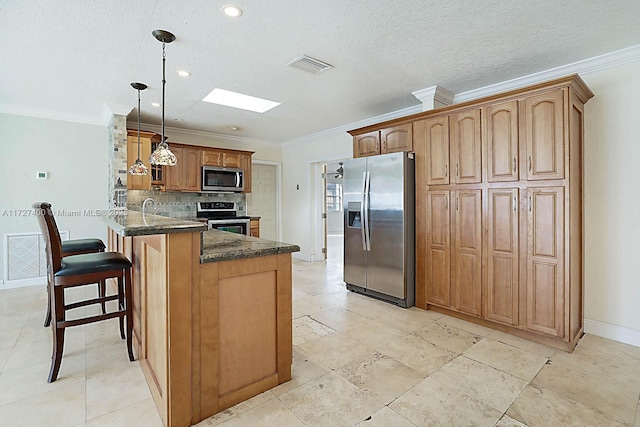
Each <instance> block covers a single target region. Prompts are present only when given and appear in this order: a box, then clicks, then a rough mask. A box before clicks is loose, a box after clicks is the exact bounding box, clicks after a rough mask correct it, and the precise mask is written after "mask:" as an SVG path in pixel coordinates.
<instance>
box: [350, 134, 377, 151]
mask: <svg viewBox="0 0 640 427" xmlns="http://www.w3.org/2000/svg"><path fill="white" fill-rule="evenodd" d="M376 154H380V131H377V130H376V131H373V132H368V133H363V134H362V135H356V136H354V137H353V157H365V156H375V155H376Z"/></svg>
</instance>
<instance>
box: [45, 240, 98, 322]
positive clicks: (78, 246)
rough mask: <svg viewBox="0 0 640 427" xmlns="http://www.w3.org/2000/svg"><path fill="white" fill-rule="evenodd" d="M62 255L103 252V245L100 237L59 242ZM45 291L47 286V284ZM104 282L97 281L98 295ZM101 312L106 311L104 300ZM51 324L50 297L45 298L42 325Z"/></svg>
mask: <svg viewBox="0 0 640 427" xmlns="http://www.w3.org/2000/svg"><path fill="white" fill-rule="evenodd" d="M61 246H62V256H63V257H66V256H69V255H80V254H92V253H95V252H104V250H105V245H104V242H103V241H102V240H100V239H74V240H65V241H64V242H61ZM47 292H49V287H48V286H47ZM104 293H105V283H104V282H98V296H99V297H104ZM102 312H103V313H106V308H105V305H104V302H103V303H102ZM49 325H51V298H50V297H49V298H47V314H46V315H45V317H44V326H45V327H48V326H49Z"/></svg>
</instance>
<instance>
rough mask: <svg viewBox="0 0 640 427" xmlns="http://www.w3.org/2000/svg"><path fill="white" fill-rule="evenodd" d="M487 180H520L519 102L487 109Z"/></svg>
mask: <svg viewBox="0 0 640 427" xmlns="http://www.w3.org/2000/svg"><path fill="white" fill-rule="evenodd" d="M485 117H486V120H485V128H486V133H485V135H486V141H487V175H488V177H487V180H488V181H489V182H501V181H517V180H518V102H517V101H510V102H504V103H502V104H497V105H492V106H489V107H487V108H486V109H485Z"/></svg>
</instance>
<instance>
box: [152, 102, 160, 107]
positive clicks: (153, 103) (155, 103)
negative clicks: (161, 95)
mask: <svg viewBox="0 0 640 427" xmlns="http://www.w3.org/2000/svg"><path fill="white" fill-rule="evenodd" d="M151 105H153V106H154V107H159V106H160V103H159V102H152V103H151Z"/></svg>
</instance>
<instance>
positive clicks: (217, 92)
mask: <svg viewBox="0 0 640 427" xmlns="http://www.w3.org/2000/svg"><path fill="white" fill-rule="evenodd" d="M203 101H204V102H211V103H212V104H219V105H226V106H227V107H234V108H241V109H243V110H249V111H255V112H256V113H264V112H265V111H269V110H271V109H272V108H274V107H277V106H278V105H280V103H279V102H275V101H269V100H267V99H262V98H256V97H255V96H250V95H243V94H241V93H237V92H231V91H230V90H224V89H218V88H215V89H214V90H212V91H211V93H209V95H207V96H205V97H204V99H203Z"/></svg>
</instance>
